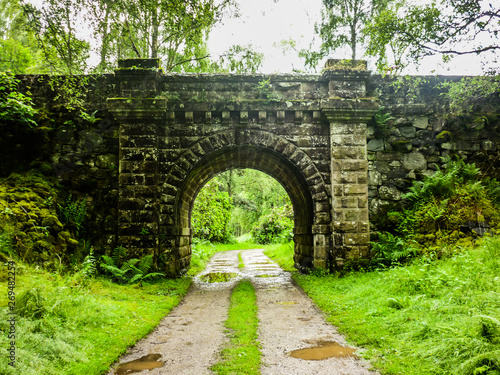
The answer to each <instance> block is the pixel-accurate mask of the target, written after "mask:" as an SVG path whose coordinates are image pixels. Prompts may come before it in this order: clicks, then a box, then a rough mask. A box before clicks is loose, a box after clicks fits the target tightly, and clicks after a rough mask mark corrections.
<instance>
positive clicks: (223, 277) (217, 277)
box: [200, 272, 238, 283]
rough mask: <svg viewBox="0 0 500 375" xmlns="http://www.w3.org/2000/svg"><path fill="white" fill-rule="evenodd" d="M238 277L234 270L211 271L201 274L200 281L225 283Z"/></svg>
mask: <svg viewBox="0 0 500 375" xmlns="http://www.w3.org/2000/svg"><path fill="white" fill-rule="evenodd" d="M236 277H238V274H237V273H234V272H210V273H206V274H204V275H201V276H200V281H203V282H205V283H225V282H227V281H231V280H232V279H234V278H236Z"/></svg>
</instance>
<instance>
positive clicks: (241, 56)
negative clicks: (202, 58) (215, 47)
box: [215, 45, 264, 73]
mask: <svg viewBox="0 0 500 375" xmlns="http://www.w3.org/2000/svg"><path fill="white" fill-rule="evenodd" d="M263 59H264V55H263V54H262V53H260V52H256V51H255V50H253V47H252V45H247V46H241V45H234V46H231V47H230V48H229V49H228V50H227V51H226V52H225V53H224V54H222V56H220V58H219V60H218V61H217V62H216V67H215V70H217V71H225V72H231V73H255V72H257V71H258V70H259V68H260V66H261V65H262V60H263Z"/></svg>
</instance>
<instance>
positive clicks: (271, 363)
mask: <svg viewBox="0 0 500 375" xmlns="http://www.w3.org/2000/svg"><path fill="white" fill-rule="evenodd" d="M240 252H241V255H242V259H243V262H244V264H245V267H244V268H243V269H241V270H240V269H238V253H240ZM219 272H225V273H236V274H238V277H236V278H235V279H232V280H231V281H230V282H223V283H206V282H202V281H200V279H199V278H196V279H195V282H194V283H193V284H194V285H193V287H192V288H191V290H190V291H189V293H188V294H187V295H186V297H185V298H184V300H183V301H182V302H181V303H180V304H179V305H178V306H177V307H176V308H174V309H173V310H172V312H171V313H170V314H169V315H168V316H167V317H165V318H164V319H163V320H162V321H161V323H160V324H159V325H158V327H157V328H156V329H155V331H154V332H152V333H151V334H150V335H149V336H147V337H146V338H144V339H142V340H141V341H140V342H139V343H138V344H137V345H135V346H134V347H133V348H131V349H130V350H129V352H128V353H127V354H126V355H124V356H123V357H122V358H121V359H120V361H119V363H120V364H123V363H126V362H130V361H133V360H136V359H138V358H141V357H144V356H147V355H149V354H159V355H161V359H160V360H161V361H163V362H165V364H164V366H162V367H159V368H155V369H152V370H144V371H141V372H134V373H136V374H149V375H155V374H176V375H177V374H186V375H198V374H211V373H212V372H211V371H210V370H209V368H210V366H211V365H213V364H214V363H215V362H217V360H218V358H217V353H218V352H219V350H220V348H221V346H222V344H223V343H224V342H225V341H226V338H225V334H224V322H225V320H226V318H227V311H228V307H229V299H230V295H231V290H232V288H233V287H234V285H235V284H236V283H237V282H239V281H240V280H241V279H242V278H246V279H249V280H251V281H252V283H253V284H254V287H255V291H256V293H257V304H258V311H259V313H258V314H259V315H258V317H259V341H260V343H261V346H262V349H261V351H262V368H261V372H262V374H263V375H271V374H273V375H274V374H276V375H278V374H279V375H288V374H293V375H296V374H304V375H305V374H325V375H326V374H328V375H337V374H338V375H340V374H345V375H357V374H359V375H361V374H376V373H375V372H371V371H369V370H368V368H369V364H368V363H367V362H366V361H364V360H361V359H357V358H354V357H347V358H329V359H325V360H320V361H310V360H303V359H298V358H293V357H290V352H291V351H293V350H296V349H302V348H306V347H311V346H314V345H315V344H316V343H318V342H321V341H336V342H338V343H339V344H341V345H343V346H346V345H347V343H346V342H345V339H344V338H343V337H342V336H341V335H339V334H338V333H337V331H336V329H335V327H333V326H332V325H330V324H328V323H326V322H325V320H324V318H323V315H322V314H321V312H320V311H319V310H318V309H317V308H316V307H315V306H314V304H313V303H312V301H311V300H310V299H309V297H307V296H306V295H305V294H304V293H303V292H302V291H301V290H300V289H299V288H298V287H296V286H295V285H294V284H293V283H292V281H291V278H290V275H289V274H288V273H287V272H284V271H283V270H281V268H280V267H279V266H277V265H276V264H275V263H273V262H272V261H271V260H270V259H269V258H268V257H266V256H265V255H264V254H263V252H262V250H243V251H240V250H236V251H227V252H223V253H218V254H215V256H214V257H213V258H212V259H211V261H210V263H209V265H208V266H207V269H206V270H205V271H204V272H203V274H202V275H200V276H203V275H205V274H210V273H219ZM129 373H131V372H127V371H124V370H123V368H122V371H116V372H113V371H111V372H109V373H108V374H109V375H111V374H114V375H119V374H129Z"/></svg>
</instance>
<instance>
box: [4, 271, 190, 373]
mask: <svg viewBox="0 0 500 375" xmlns="http://www.w3.org/2000/svg"><path fill="white" fill-rule="evenodd" d="M6 273H7V272H6V268H5V267H4V266H2V267H0V275H1V276H2V277H0V290H4V291H6V290H7V278H6V277H5V276H6ZM85 280H86V282H85V283H81V282H80V281H81V279H80V278H78V276H75V274H71V275H61V274H57V273H54V272H52V273H49V272H47V271H43V270H41V269H38V268H36V267H32V266H28V265H24V264H22V263H20V262H18V263H17V274H16V288H15V292H16V296H17V298H16V313H17V315H16V368H15V369H14V368H13V367H11V366H8V364H7V360H8V358H7V355H1V356H0V374H2V375H3V374H9V375H11V374H23V375H32V374H33V375H35V374H36V375H38V374H44V375H66V374H89V375H90V374H95V375H98V374H103V373H106V371H107V370H108V369H109V366H110V365H111V364H112V363H113V362H114V361H115V360H116V359H117V358H118V357H119V356H120V355H121V354H123V353H124V352H125V351H126V350H127V348H128V347H129V346H131V345H133V344H135V342H136V341H138V340H139V339H140V338H142V337H144V336H145V335H147V334H148V333H149V332H151V331H152V330H153V328H154V327H155V326H156V325H157V324H158V322H159V321H160V320H161V319H162V318H163V317H164V316H165V315H166V314H168V312H169V311H170V310H171V309H172V308H173V307H174V306H175V305H177V304H178V303H179V301H180V300H181V298H182V297H183V296H184V294H185V293H186V291H187V289H188V287H189V285H190V279H186V278H184V279H176V280H165V279H163V280H159V281H157V282H154V283H151V284H148V285H144V286H143V287H138V286H137V285H135V286H129V285H117V284H115V283H111V282H110V281H109V280H107V279H103V278H97V279H85ZM7 312H8V310H7V293H1V294H0V331H1V332H2V334H1V335H0V347H2V348H6V349H7V348H9V346H8V342H9V341H10V340H8V338H7V334H4V333H5V332H8V329H9V324H8V320H7V318H8V316H7Z"/></svg>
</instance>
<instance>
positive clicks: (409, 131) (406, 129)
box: [399, 126, 417, 138]
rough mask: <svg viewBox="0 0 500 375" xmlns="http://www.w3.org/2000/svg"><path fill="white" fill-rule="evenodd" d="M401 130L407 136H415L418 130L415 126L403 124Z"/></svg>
mask: <svg viewBox="0 0 500 375" xmlns="http://www.w3.org/2000/svg"><path fill="white" fill-rule="evenodd" d="M399 132H400V133H401V135H402V136H403V137H405V138H413V137H414V136H415V134H416V132H417V129H416V128H415V127H414V126H403V127H401V128H399Z"/></svg>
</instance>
